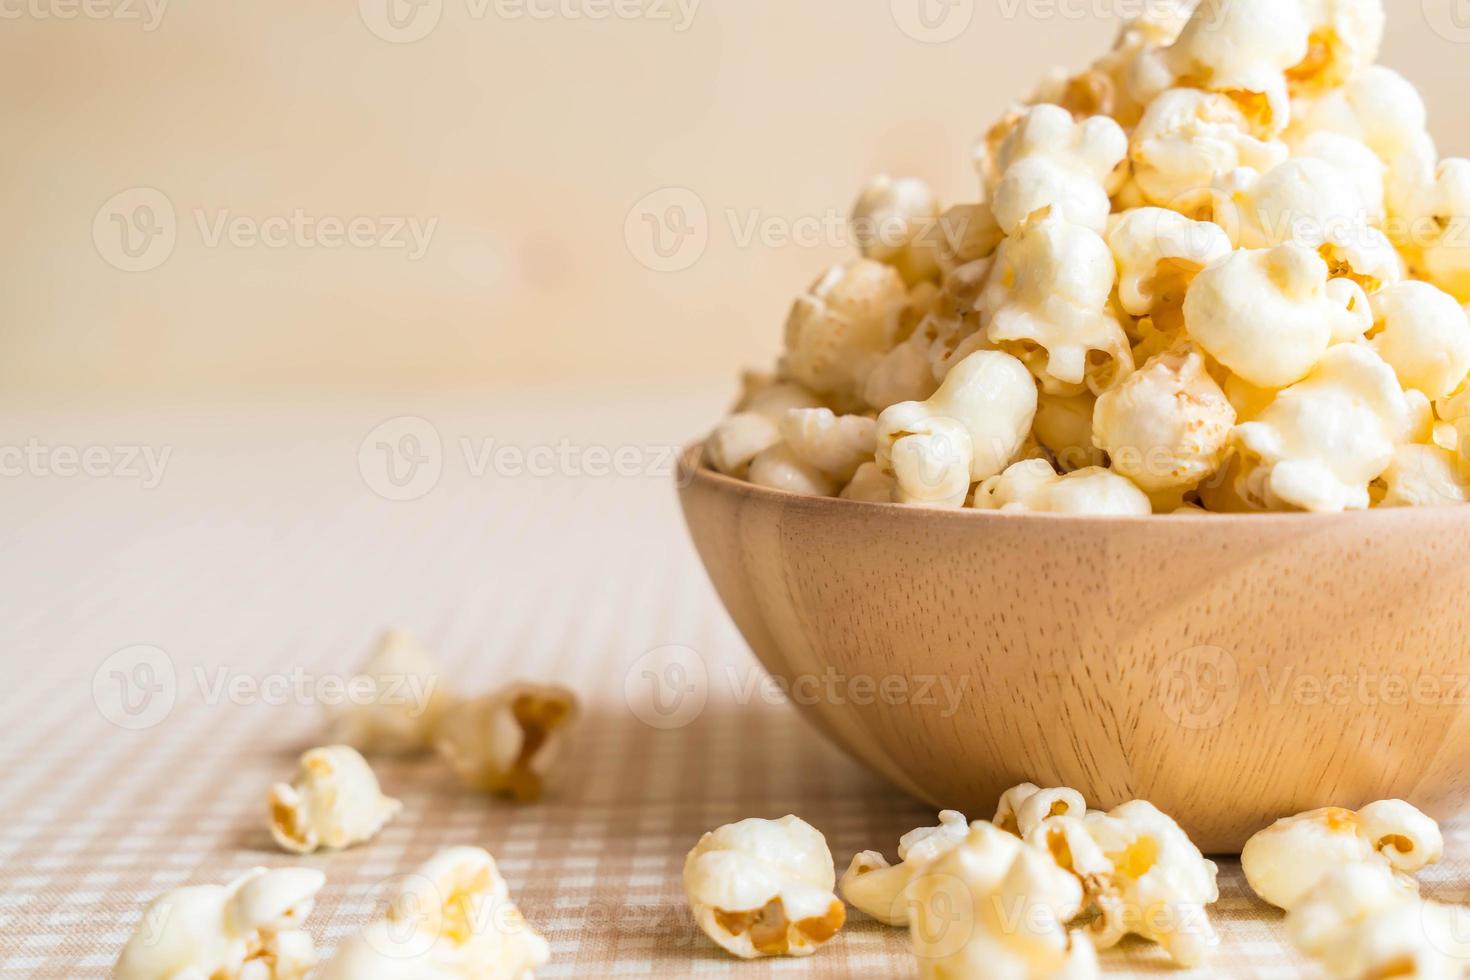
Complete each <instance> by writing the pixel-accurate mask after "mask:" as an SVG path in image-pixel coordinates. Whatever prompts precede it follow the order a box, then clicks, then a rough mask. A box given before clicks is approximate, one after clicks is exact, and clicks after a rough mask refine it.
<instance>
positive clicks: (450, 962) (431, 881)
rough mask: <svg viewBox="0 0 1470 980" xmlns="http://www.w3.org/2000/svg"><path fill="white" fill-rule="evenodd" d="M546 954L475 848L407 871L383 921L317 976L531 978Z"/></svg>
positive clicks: (359, 979)
mask: <svg viewBox="0 0 1470 980" xmlns="http://www.w3.org/2000/svg"><path fill="white" fill-rule="evenodd" d="M550 958H551V950H550V948H549V947H548V946H547V944H546V940H544V939H542V938H541V937H540V936H539V935H537V934H536V931H535V930H533V929H532V928H531V927H530V925H528V924H527V923H526V920H525V918H524V917H523V916H522V915H521V912H520V910H519V909H518V908H516V905H515V903H514V902H513V901H511V898H510V889H509V887H508V886H507V885H506V883H505V879H504V878H502V877H501V876H500V871H499V869H498V868H496V866H495V860H494V859H493V858H491V857H490V855H489V854H488V853H486V852H485V851H483V850H481V849H480V848H478V847H455V848H451V849H449V850H447V851H442V852H440V853H439V854H438V855H436V856H435V857H433V858H431V859H430V860H429V861H428V862H427V863H425V864H424V865H423V866H421V867H420V868H419V869H418V870H417V871H415V872H414V873H412V874H410V875H407V876H406V877H405V879H404V882H403V884H402V885H401V886H400V887H399V889H398V890H397V892H396V893H395V894H394V896H393V898H392V900H391V902H390V904H389V907H388V912H387V915H386V917H385V918H382V919H379V920H377V921H376V922H374V923H372V924H371V925H369V926H368V927H367V928H366V929H364V930H363V931H362V932H360V933H358V934H357V935H356V936H353V937H352V938H350V939H348V940H346V941H345V942H343V943H342V945H341V946H340V947H339V948H338V950H337V953H336V955H335V956H333V957H332V960H331V962H329V963H328V964H327V965H326V967H325V968H323V970H322V973H321V974H320V976H319V978H318V980H530V978H531V977H533V976H534V975H535V970H536V969H537V968H538V967H541V966H544V965H545V964H546V963H547V961H548V960H550Z"/></svg>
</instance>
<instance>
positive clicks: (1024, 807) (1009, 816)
mask: <svg viewBox="0 0 1470 980" xmlns="http://www.w3.org/2000/svg"><path fill="white" fill-rule="evenodd" d="M1086 812H1087V801H1086V800H1084V799H1083V798H1082V794H1081V793H1079V792H1077V791H1076V790H1075V789H1070V788H1068V787H1065V786H1063V787H1059V788H1054V789H1042V788H1041V787H1039V786H1037V785H1036V784H1035V783H1020V784H1018V785H1016V786H1012V787H1011V788H1010V789H1008V790H1006V791H1005V792H1004V793H1002V794H1001V796H1000V802H999V803H998V804H997V805H996V808H995V817H994V818H993V819H992V820H991V823H993V824H995V825H996V826H997V827H999V828H1000V829H1001V830H1004V831H1006V832H1007V833H1011V834H1015V835H1016V836H1017V837H1025V836H1026V835H1027V834H1029V833H1031V831H1033V830H1035V829H1036V827H1037V826H1039V825H1040V823H1041V822H1042V821H1043V820H1045V819H1047V818H1048V817H1065V816H1072V817H1080V816H1082V815H1083V814H1085V813H1086Z"/></svg>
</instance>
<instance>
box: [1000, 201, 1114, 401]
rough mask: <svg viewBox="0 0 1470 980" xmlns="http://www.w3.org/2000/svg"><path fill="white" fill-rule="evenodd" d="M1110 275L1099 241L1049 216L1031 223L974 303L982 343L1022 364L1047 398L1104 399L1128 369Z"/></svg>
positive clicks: (1003, 253)
mask: <svg viewBox="0 0 1470 980" xmlns="http://www.w3.org/2000/svg"><path fill="white" fill-rule="evenodd" d="M1116 275H1117V269H1116V267H1115V265H1114V261H1113V256H1112V253H1111V252H1109V251H1108V246H1107V243H1106V242H1105V241H1103V239H1102V236H1101V235H1098V234H1097V233H1095V232H1093V231H1090V230H1089V229H1087V228H1084V227H1082V226H1080V225H1074V224H1068V223H1067V222H1065V221H1063V220H1061V219H1060V218H1058V217H1056V216H1055V215H1050V216H1047V217H1046V218H1044V219H1042V220H1040V221H1036V222H1033V223H1032V224H1030V225H1028V226H1027V227H1026V228H1024V229H1022V230H1021V231H1020V232H1019V233H1017V234H1016V235H1014V236H1012V237H1011V238H1008V239H1006V241H1005V244H1003V245H1001V247H1000V250H999V251H998V252H997V253H996V256H995V268H994V269H993V270H992V271H991V274H990V280H989V282H988V283H987V285H986V287H985V290H984V291H983V292H982V293H981V294H980V298H979V300H978V301H977V303H976V306H977V308H978V309H979V310H980V314H981V317H982V319H983V320H984V321H985V323H986V327H985V337H986V339H987V340H989V341H990V342H991V343H993V344H995V345H996V346H998V347H1001V348H1002V349H1006V350H1009V351H1010V352H1011V353H1013V354H1016V355H1017V356H1018V357H1020V358H1021V360H1022V361H1023V362H1027V365H1028V367H1030V368H1032V370H1033V372H1034V373H1036V375H1037V377H1038V378H1039V379H1040V380H1041V382H1042V386H1043V388H1044V389H1045V390H1047V391H1049V392H1052V393H1053V394H1079V393H1080V392H1081V390H1082V386H1083V384H1084V383H1086V386H1087V387H1088V388H1090V389H1091V390H1092V391H1093V393H1094V394H1097V393H1100V392H1102V391H1106V390H1107V389H1108V388H1110V387H1112V385H1114V384H1116V383H1117V382H1118V381H1120V380H1121V379H1122V378H1124V377H1126V376H1127V375H1128V373H1129V372H1130V371H1132V369H1133V355H1132V351H1131V349H1130V347H1129V344H1128V336H1127V334H1125V333H1124V332H1123V327H1122V324H1120V323H1119V322H1118V319H1117V317H1116V316H1115V315H1114V314H1113V312H1112V310H1111V308H1110V306H1109V298H1110V296H1111V293H1112V289H1113V282H1114V279H1115V278H1116ZM1033 354H1034V355H1035V357H1033V356H1032V355H1033Z"/></svg>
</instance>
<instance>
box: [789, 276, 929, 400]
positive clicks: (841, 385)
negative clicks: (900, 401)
mask: <svg viewBox="0 0 1470 980" xmlns="http://www.w3.org/2000/svg"><path fill="white" fill-rule="evenodd" d="M908 305H909V291H908V288H907V287H906V286H905V285H904V281H903V277H901V276H900V275H899V274H898V273H897V272H896V271H894V269H893V268H892V267H891V266H887V265H884V264H883V263H881V262H875V261H873V260H872V259H859V260H857V261H856V262H852V263H849V264H848V265H840V266H836V267H834V268H832V269H830V270H828V271H827V273H826V274H825V275H823V276H822V277H821V278H820V279H818V280H817V281H816V282H815V283H813V284H812V286H811V289H810V290H808V292H807V293H805V294H804V295H802V296H800V297H798V298H797V300H796V303H795V304H794V305H793V306H792V308H791V315H790V316H789V317H788V318H787V321H786V356H785V357H784V358H783V359H782V362H781V364H782V369H783V372H782V373H783V374H784V375H786V376H787V377H789V378H790V379H791V380H793V381H796V382H798V383H799V384H802V385H804V386H806V387H807V388H808V389H809V390H811V391H812V392H814V393H816V394H817V395H820V396H823V397H824V398H826V399H828V400H830V401H831V402H832V407H833V408H835V409H839V410H847V409H849V408H856V407H859V406H860V404H861V397H860V396H861V394H862V389H863V383H864V381H865V380H866V379H867V376H868V374H869V372H871V371H872V370H873V367H874V366H875V365H876V364H877V362H878V361H879V359H880V358H882V356H883V355H884V354H885V353H887V351H888V350H889V349H890V348H891V347H892V346H893V345H894V343H896V342H897V341H898V339H899V331H900V328H901V324H902V321H903V316H904V312H905V310H906V309H907V307H908Z"/></svg>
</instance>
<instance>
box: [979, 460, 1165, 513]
mask: <svg viewBox="0 0 1470 980" xmlns="http://www.w3.org/2000/svg"><path fill="white" fill-rule="evenodd" d="M975 507H976V508H977V509H978V510H1003V511H1013V512H1014V511H1031V512H1033V513H1044V514H1090V515H1093V516H1098V517H1143V516H1146V515H1148V514H1152V513H1153V505H1152V503H1151V502H1150V501H1149V499H1148V495H1147V494H1146V493H1144V492H1143V491H1142V490H1140V489H1138V487H1137V486H1135V485H1134V484H1133V482H1132V481H1130V480H1129V479H1128V478H1127V477H1124V476H1119V475H1118V474H1117V473H1114V472H1113V471H1111V470H1105V469H1102V468H1101V467H1096V466H1090V467H1087V468H1085V469H1080V470H1074V471H1073V472H1071V473H1068V474H1067V475H1065V476H1058V475H1057V473H1056V471H1055V470H1053V469H1052V466H1051V463H1049V462H1047V461H1046V460H1044V459H1026V460H1022V461H1021V462H1019V463H1016V464H1014V465H1013V466H1011V467H1010V468H1008V469H1007V470H1006V471H1005V472H1004V473H1002V474H1001V475H999V476H995V477H991V478H990V479H988V480H985V481H984V482H982V483H981V484H980V486H979V488H978V489H977V490H976V491H975Z"/></svg>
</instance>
